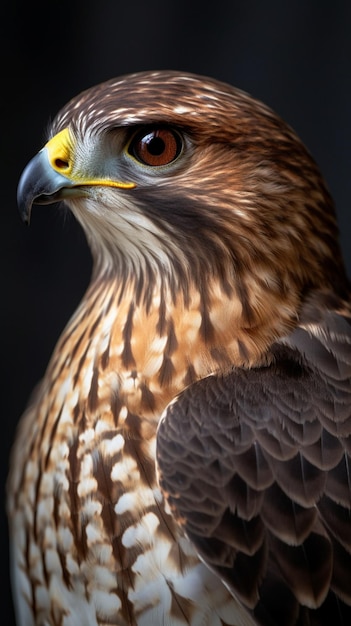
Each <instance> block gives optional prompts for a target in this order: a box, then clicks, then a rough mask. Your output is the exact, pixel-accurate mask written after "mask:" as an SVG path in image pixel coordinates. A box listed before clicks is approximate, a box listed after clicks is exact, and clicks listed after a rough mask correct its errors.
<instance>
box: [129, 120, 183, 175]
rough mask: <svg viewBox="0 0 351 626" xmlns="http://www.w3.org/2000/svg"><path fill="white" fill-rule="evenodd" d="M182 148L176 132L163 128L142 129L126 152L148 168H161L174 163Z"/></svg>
mask: <svg viewBox="0 0 351 626" xmlns="http://www.w3.org/2000/svg"><path fill="white" fill-rule="evenodd" d="M182 147H183V142H182V139H181V137H180V135H179V133H178V132H177V131H175V130H174V129H173V128H168V127H165V126H155V127H152V128H147V129H145V128H143V129H142V130H140V131H139V132H138V133H137V134H136V135H135V136H134V137H133V139H132V140H131V142H130V144H129V146H128V152H129V154H130V155H131V156H133V157H134V158H135V159H136V160H137V161H139V162H140V163H142V164H143V165H148V166H149V167H162V166H165V165H169V164H170V163H173V161H175V160H176V159H177V158H178V156H179V154H180V152H181V150H182Z"/></svg>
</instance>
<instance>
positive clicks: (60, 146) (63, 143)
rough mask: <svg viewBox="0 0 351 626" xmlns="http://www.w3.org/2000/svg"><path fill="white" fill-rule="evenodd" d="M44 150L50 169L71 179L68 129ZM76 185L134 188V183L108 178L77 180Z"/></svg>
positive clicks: (51, 141) (71, 141)
mask: <svg viewBox="0 0 351 626" xmlns="http://www.w3.org/2000/svg"><path fill="white" fill-rule="evenodd" d="M45 148H46V150H47V153H48V158H49V163H50V165H51V167H52V168H53V169H54V170H55V171H56V172H59V173H60V174H62V175H63V176H67V177H71V174H72V161H73V160H72V149H73V140H72V136H71V134H70V131H69V129H68V128H64V129H63V130H61V131H60V132H59V133H57V135H55V136H54V137H52V139H50V140H49V141H48V142H47V144H46V145H45ZM77 185H79V186H81V185H87V186H91V185H103V186H105V187H118V188H119V189H132V188H133V187H136V183H133V182H123V181H120V180H111V179H109V178H92V179H89V178H79V180H77Z"/></svg>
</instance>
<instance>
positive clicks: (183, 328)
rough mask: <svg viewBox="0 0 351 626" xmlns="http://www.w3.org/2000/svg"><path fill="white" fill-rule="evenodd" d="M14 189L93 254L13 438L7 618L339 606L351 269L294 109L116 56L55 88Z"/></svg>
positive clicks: (58, 625)
mask: <svg viewBox="0 0 351 626" xmlns="http://www.w3.org/2000/svg"><path fill="white" fill-rule="evenodd" d="M18 198H19V208H20V211H21V214H22V217H23V219H24V220H25V221H26V222H29V219H30V213H31V207H32V204H33V203H34V204H39V205H47V204H51V203H54V202H57V201H63V203H62V205H63V206H64V205H66V206H67V207H68V209H69V210H70V211H71V212H72V213H73V215H74V216H75V218H76V219H77V220H78V222H80V224H81V226H82V228H83V229H84V231H85V233H86V237H87V240H88V242H89V245H90V248H91V253H92V257H93V271H92V276H91V282H90V285H89V287H88V289H87V292H86V293H85V295H84V297H83V299H82V302H81V304H80V306H79V307H78V309H77V311H76V312H75V313H74V315H73V317H72V319H71V321H70V322H69V323H68V325H67V327H66V329H65V330H64V331H63V334H62V336H61V338H60V339H59V341H58V344H57V347H56V349H55V350H54V353H53V356H52V358H51V360H50V363H49V365H48V368H47V371H46V373H45V375H44V377H43V380H42V382H41V383H40V384H39V386H38V388H37V390H36V391H35V393H34V395H33V397H32V399H31V401H30V403H29V406H28V409H27V411H26V412H25V414H24V416H23V418H22V420H21V422H20V425H19V428H18V433H17V436H16V441H15V443H14V447H13V452H12V456H11V461H10V473H9V479H8V487H7V489H8V503H7V510H8V517H9V528H10V535H11V559H12V565H11V568H12V582H13V593H14V603H15V608H16V615H17V622H18V625H19V626H32V625H34V624H36V625H40V626H76V625H79V626H81V625H83V626H96V625H99V626H102V625H104V626H107V625H110V624H118V625H122V626H127V625H133V626H136V625H137V626H158V625H162V626H184V625H185V624H187V625H191V626H200V625H201V626H254V625H261V626H294V625H295V626H308V625H309V626H322V625H323V626H330V624H333V626H336V625H339V626H340V625H343V626H346V624H351V464H350V458H351V456H350V455H351V443H350V441H351V437H350V435H351V297H350V284H349V282H348V278H347V276H346V272H345V269H344V264H343V260H342V256H341V252H340V248H339V243H338V228H337V223H336V217H335V211H334V207H333V202H332V199H331V197H330V194H329V192H328V191H327V188H326V185H325V183H324V182H323V179H322V177H321V174H320V172H319V169H318V167H317V165H316V164H315V162H314V160H313V159H312V157H311V156H310V155H309V153H308V151H307V150H306V148H305V147H304V146H303V144H302V143H301V141H300V140H299V139H298V138H297V137H296V135H295V133H294V132H293V130H292V129H291V128H290V127H289V126H288V125H287V124H286V123H285V122H283V121H282V120H281V119H280V118H279V117H278V116H277V115H276V114H275V113H274V112H272V111H271V110H270V109H269V108H268V107H266V106H265V105H264V104H262V103H260V102H259V101H257V100H255V99H254V98H252V97H251V96H249V95H247V94H246V93H243V92H242V91H240V90H238V89H235V88H233V87H231V86H229V85H227V84H224V83H221V82H218V81H216V80H213V79H211V78H207V77H202V76H197V75H193V74H187V73H183V72H176V71H155V72H153V71H150V72H142V73H135V74H130V75H126V76H122V77H120V78H117V79H113V80H110V81H107V82H105V83H103V84H100V85H98V86H95V87H92V88H90V89H88V90H86V91H84V92H83V93H81V94H79V95H78V96H77V97H75V98H73V99H72V100H71V101H70V102H69V103H68V104H67V105H66V106H64V108H63V109H62V110H61V112H59V114H58V115H57V117H56V118H55V119H54V121H53V122H52V124H51V127H50V130H49V135H48V140H47V143H46V144H45V146H44V147H43V148H42V150H41V151H40V152H39V153H38V154H37V155H36V156H35V157H34V158H33V159H32V161H30V163H29V164H28V166H27V167H26V168H25V170H24V173H23V175H22V177H21V180H20V182H19V188H18ZM41 210H44V209H41Z"/></svg>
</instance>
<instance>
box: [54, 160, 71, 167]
mask: <svg viewBox="0 0 351 626" xmlns="http://www.w3.org/2000/svg"><path fill="white" fill-rule="evenodd" d="M55 165H56V167H57V169H59V170H67V169H68V168H69V163H68V161H65V160H64V159H55Z"/></svg>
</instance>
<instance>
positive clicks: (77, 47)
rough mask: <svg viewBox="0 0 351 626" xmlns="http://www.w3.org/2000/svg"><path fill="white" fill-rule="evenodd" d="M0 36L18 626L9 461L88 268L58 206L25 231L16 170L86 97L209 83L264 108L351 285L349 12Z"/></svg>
mask: <svg viewBox="0 0 351 626" xmlns="http://www.w3.org/2000/svg"><path fill="white" fill-rule="evenodd" d="M0 28H1V31H0V32H1V46H2V47H3V50H2V54H1V59H2V64H1V74H2V76H1V78H2V83H3V89H2V91H1V96H0V101H1V125H2V128H1V144H0V145H1V168H0V175H1V178H2V180H1V210H0V220H1V230H0V234H1V248H0V252H1V255H2V259H1V268H2V276H1V282H2V285H3V287H2V290H3V291H2V293H3V296H2V298H1V301H2V305H1V307H0V311H1V317H2V319H1V328H2V340H1V343H2V348H1V351H2V355H3V356H2V358H1V378H0V380H1V386H2V398H3V400H2V415H3V417H2V428H3V432H2V433H1V436H0V444H1V452H0V459H1V495H0V497H1V509H0V513H1V518H0V522H1V527H0V537H1V540H0V541H1V568H2V571H1V581H2V583H1V584H2V589H1V598H2V616H3V617H2V623H3V624H5V623H8V624H9V625H10V626H12V625H13V624H14V621H13V614H12V604H11V597H10V586H9V578H8V539H7V522H6V516H5V511H4V492H5V480H6V475H7V468H8V455H9V450H10V446H11V443H12V441H13V438H14V431H15V427H16V424H17V422H18V419H19V416H20V415H21V413H22V411H23V409H24V407H25V405H26V402H27V399H28V396H29V394H30V392H31V390H32V388H33V387H34V385H35V384H36V383H37V382H38V380H39V379H40V377H41V376H42V374H43V373H44V370H45V367H46V365H47V362H48V359H49V356H50V354H51V351H52V349H53V347H54V344H55V343H56V340H57V338H58V336H59V334H60V332H61V331H62V329H63V327H64V326H65V324H66V322H67V321H68V318H69V317H70V315H71V314H72V313H73V311H74V309H75V307H76V305H77V304H78V302H79V300H80V298H81V296H82V294H83V291H84V290H85V288H86V285H87V283H88V280H89V275H90V268H91V264H90V255H89V251H88V249H87V246H86V243H85V239H84V237H83V235H82V233H81V231H80V229H79V227H78V226H77V224H76V223H75V221H74V219H73V218H69V217H68V218H67V216H66V217H63V216H62V212H61V213H60V211H59V209H58V208H57V206H55V207H37V208H36V209H35V210H34V211H33V216H32V224H31V227H30V228H29V229H28V228H26V227H25V226H24V225H22V223H21V221H20V218H19V215H18V213H17V210H16V186H17V182H18V179H19V176H20V174H21V171H22V169H23V168H24V166H25V165H26V163H27V162H28V160H29V159H30V158H31V157H32V156H33V155H34V154H35V152H36V151H37V150H38V149H39V148H40V147H41V146H42V144H43V142H44V140H45V131H46V128H47V125H48V123H49V122H50V119H51V118H52V117H53V116H54V115H55V114H56V112H57V111H58V110H59V109H60V108H61V106H62V105H64V104H65V103H66V101H67V100H68V99H69V98H71V97H72V96H74V95H76V94H77V93H78V92H79V91H81V90H83V89H85V88H87V87H89V86H91V85H93V84H95V83H98V82H101V81H103V80H106V79H108V78H112V77H114V76H118V75H120V74H124V73H126V72H134V71H139V70H146V69H179V70H186V71H191V72H196V73H199V74H205V75H210V76H213V77H216V78H218V79H220V80H224V81H226V82H229V83H231V84H233V85H236V86H237V87H240V88H241V89H244V90H246V91H248V92H249V93H251V94H252V95H253V96H255V97H257V98H259V99H261V100H263V101H264V102H266V103H267V104H268V105H270V106H271V107H272V108H273V109H274V110H275V111H277V112H278V113H279V114H280V116H281V117H283V118H284V119H285V120H286V121H287V122H288V123H289V124H290V125H291V126H293V128H294V129H295V130H296V131H297V133H298V134H299V135H300V137H301V138H302V140H303V141H304V143H305V144H306V145H307V147H308V148H309V150H310V152H311V153H312V154H313V156H314V158H315V159H316V161H317V162H318V164H319V166H320V168H321V170H322V172H323V174H324V176H325V179H326V181H327V183H328V185H329V188H330V190H331V193H332V195H333V197H334V200H335V203H336V207H337V213H338V217H339V225H340V233H341V243H342V247H343V251H344V257H345V261H346V264H347V266H348V270H349V275H350V274H351V246H350V237H351V208H350V197H351V175H350V159H351V69H350V65H351V35H350V33H351V3H349V2H347V1H346V0H333V2H330V3H324V2H319V1H318V0H291V1H290V2H289V1H285V0H265V1H264V2H263V1H260V0H256V1H254V0H242V1H240V2H239V1H236V0H231V1H227V2H225V1H224V0H216V2H214V3H206V2H204V1H203V0H202V1H201V2H191V0H177V1H172V0H170V1H168V2H166V1H165V0H147V1H143V2H142V1H141V0H140V1H139V2H138V1H133V0H128V2H119V1H118V0H99V1H98V2H97V1H96V0H94V1H93V0H85V2H84V3H83V2H80V1H77V2H75V1H74V0H72V1H71V2H70V3H58V2H51V1H50V0H47V1H46V2H45V3H40V2H35V0H32V1H31V2H26V3H23V4H22V3H20V2H16V0H13V2H12V3H11V4H10V3H4V5H3V11H2V21H1V26H0ZM6 615H9V621H8V622H6V619H7V618H6ZM82 626H88V625H82Z"/></svg>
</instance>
